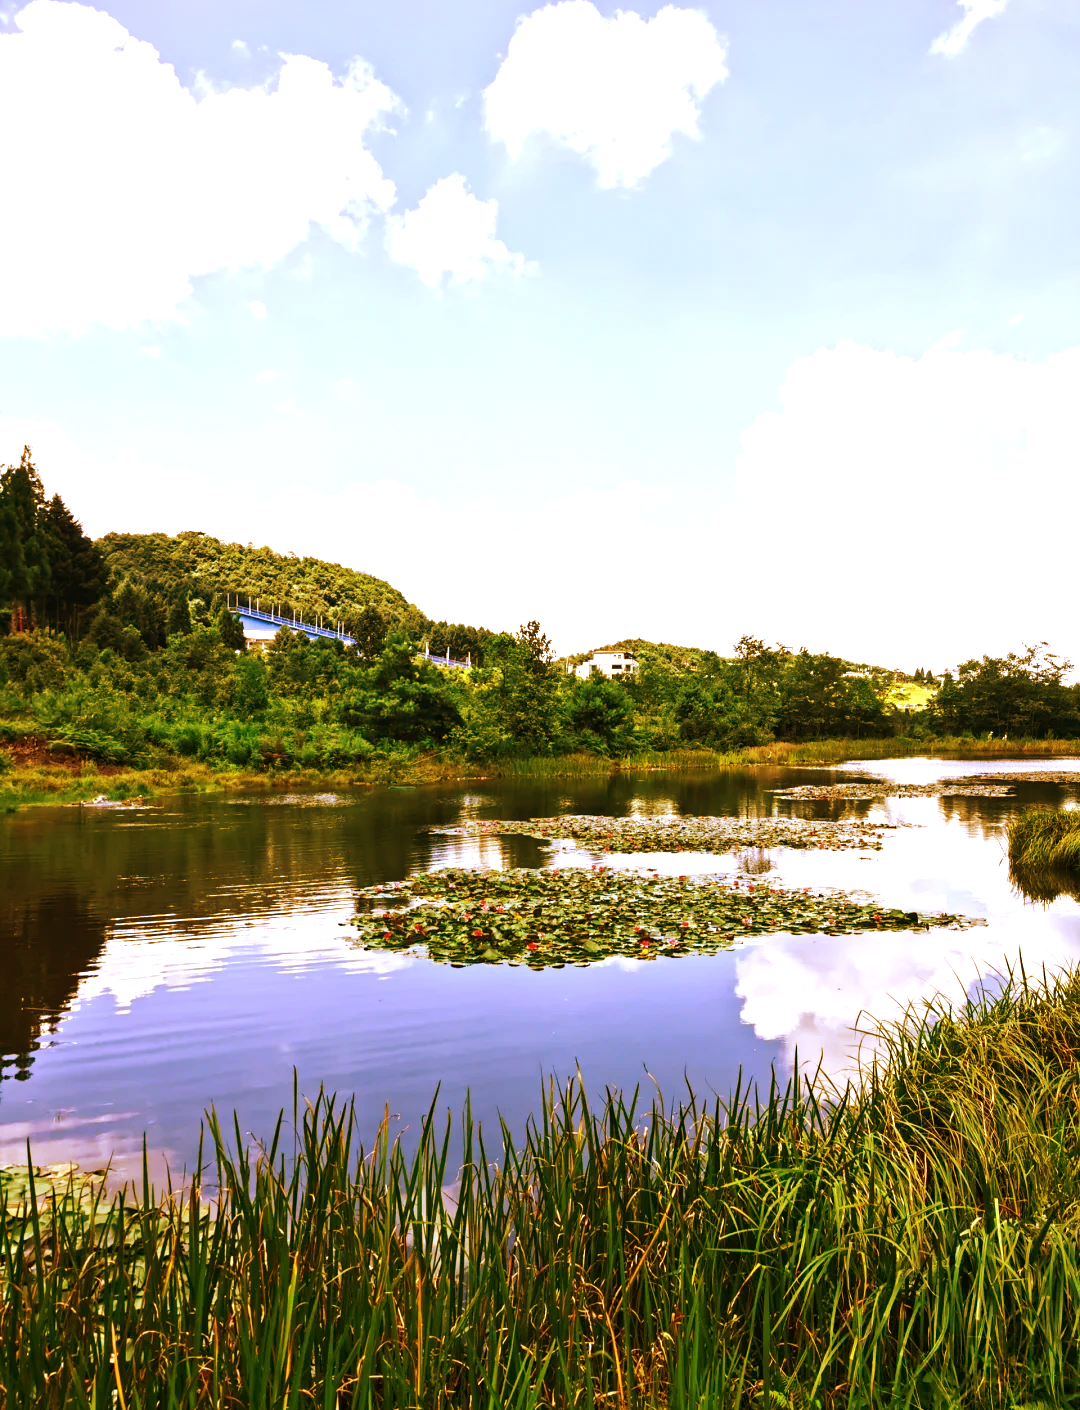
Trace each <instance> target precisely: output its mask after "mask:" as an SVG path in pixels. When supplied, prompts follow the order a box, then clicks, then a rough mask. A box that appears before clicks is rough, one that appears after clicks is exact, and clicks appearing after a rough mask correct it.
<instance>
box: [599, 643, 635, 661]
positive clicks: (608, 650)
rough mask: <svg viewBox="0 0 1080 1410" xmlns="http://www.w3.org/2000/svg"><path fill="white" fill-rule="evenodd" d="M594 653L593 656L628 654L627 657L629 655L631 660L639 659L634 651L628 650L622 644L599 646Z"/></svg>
mask: <svg viewBox="0 0 1080 1410" xmlns="http://www.w3.org/2000/svg"><path fill="white" fill-rule="evenodd" d="M592 655H593V656H627V657H629V659H630V660H631V661H636V660H637V657H636V656H635V655H634V653H633V652H632V651H626V650H625V649H624V648H623V647H621V646H619V647H615V646H598V647H597V648H596V650H595V651H594V652H592Z"/></svg>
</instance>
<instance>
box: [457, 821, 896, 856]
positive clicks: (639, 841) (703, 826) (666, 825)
mask: <svg viewBox="0 0 1080 1410" xmlns="http://www.w3.org/2000/svg"><path fill="white" fill-rule="evenodd" d="M889 826H890V825H889V824H887V823H868V822H813V821H808V820H807V819H805V818H715V817H678V816H674V815H672V816H668V817H655V818H605V817H588V816H585V815H582V814H577V815H573V816H568V817H564V818H529V819H527V820H525V821H523V822H514V821H508V820H506V819H484V820H475V821H470V822H466V823H461V824H459V825H458V826H456V827H435V828H432V829H431V831H432V832H442V833H448V834H449V835H451V836H459V837H491V836H499V835H509V834H513V835H514V836H522V837H538V838H540V839H541V840H542V841H545V842H578V843H580V844H581V845H582V846H583V847H587V848H591V849H593V850H595V851H600V852H713V853H718V852H733V851H742V850H743V849H744V848H747V847H827V848H830V849H834V848H845V847H863V848H865V847H873V848H875V849H879V850H880V848H881V838H882V834H883V833H884V832H885V831H887V830H888V828H889Z"/></svg>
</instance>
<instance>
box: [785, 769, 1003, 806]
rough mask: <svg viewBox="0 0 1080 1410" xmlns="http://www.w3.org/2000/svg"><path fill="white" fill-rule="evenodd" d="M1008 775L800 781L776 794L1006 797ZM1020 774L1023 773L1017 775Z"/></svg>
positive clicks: (837, 796) (786, 796)
mask: <svg viewBox="0 0 1080 1410" xmlns="http://www.w3.org/2000/svg"><path fill="white" fill-rule="evenodd" d="M1011 777H1012V776H1010V777H1009V779H1005V780H1002V779H1001V778H999V775H997V774H993V775H990V776H988V777H985V778H941V779H937V780H936V781H935V782H933V783H896V782H895V781H894V780H893V779H888V778H880V779H860V780H859V781H858V782H857V783H803V784H799V785H798V786H796V787H792V788H780V789H777V790H776V796H777V798H812V799H820V798H828V799H843V800H852V799H873V798H960V797H963V798H1007V797H1009V796H1010V795H1011V793H1012V791H1013V790H1012V787H1011ZM1017 777H1022V775H1017Z"/></svg>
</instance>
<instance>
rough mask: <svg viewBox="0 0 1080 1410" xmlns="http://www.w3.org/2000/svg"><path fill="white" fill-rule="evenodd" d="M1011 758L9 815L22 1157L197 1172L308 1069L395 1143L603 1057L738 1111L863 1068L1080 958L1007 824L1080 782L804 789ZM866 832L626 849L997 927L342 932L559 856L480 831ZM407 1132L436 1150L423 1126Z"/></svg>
mask: <svg viewBox="0 0 1080 1410" xmlns="http://www.w3.org/2000/svg"><path fill="white" fill-rule="evenodd" d="M1017 767H1021V768H1024V769H1031V770H1033V771H1034V770H1037V771H1040V772H1045V771H1052V770H1056V769H1059V768H1065V769H1068V768H1074V769H1075V768H1076V767H1077V764H1076V761H1069V760H1053V761H1039V760H1036V761H1032V760H1030V759H1029V760H1027V761H1025V762H1024V763H1023V764H1020V765H1018V764H1015V763H1013V764H1009V763H1007V762H1002V761H994V762H993V763H990V764H987V763H985V762H982V761H979V762H977V763H970V762H969V763H958V762H956V761H942V760H940V759H935V760H912V759H904V760H897V761H886V762H882V761H875V762H874V763H873V764H871V765H866V766H859V765H846V766H845V767H844V768H843V769H842V770H839V771H826V770H806V769H800V770H790V769H788V770H784V769H770V770H761V769H756V770H746V771H738V772H732V773H725V774H701V773H696V774H648V775H636V776H635V775H618V776H615V777H613V778H612V779H610V780H606V779H605V780H600V781H598V780H595V779H589V780H578V781H574V780H557V781H554V782H548V783H542V784H537V783H524V784H523V783H512V784H511V783H506V782H503V781H490V782H481V783H469V784H467V785H453V786H440V787H433V788H426V789H378V790H367V791H364V792H358V793H355V794H342V793H339V794H336V795H317V794H316V795H312V794H308V795H296V794H288V793H283V792H277V793H259V794H254V795H248V796H233V795H227V796H224V797H220V796H215V797H206V796H203V797H184V798H170V799H165V800H162V801H159V802H157V803H155V804H154V806H151V807H148V808H146V809H144V810H140V811H134V810H128V809H93V808H41V809H26V810H24V811H21V812H18V813H16V814H14V815H11V816H8V817H6V818H4V819H2V820H0V1064H2V1065H0V1163H3V1162H6V1161H11V1160H18V1159H20V1158H21V1157H22V1155H23V1153H24V1150H25V1142H26V1139H27V1137H30V1139H31V1141H32V1145H33V1149H34V1152H35V1156H36V1158H37V1159H39V1160H42V1161H47V1160H60V1159H76V1160H78V1161H79V1162H80V1163H81V1164H83V1165H84V1166H90V1165H99V1164H102V1163H104V1162H105V1160H107V1159H110V1158H111V1159H112V1161H113V1164H114V1167H115V1168H116V1169H117V1170H118V1171H120V1172H121V1173H131V1172H134V1170H135V1169H136V1167H137V1164H138V1162H139V1160H140V1159H141V1143H142V1138H143V1133H144V1132H145V1133H146V1136H147V1141H148V1145H149V1147H150V1149H151V1152H152V1153H153V1154H154V1156H155V1158H156V1163H158V1164H159V1165H160V1164H161V1162H163V1161H165V1160H167V1161H168V1162H169V1163H170V1164H171V1166H172V1167H173V1169H175V1170H178V1171H179V1170H182V1169H183V1168H185V1167H189V1168H190V1165H191V1163H192V1161H193V1159H194V1153H195V1148H196V1140H197V1131H198V1123H199V1118H200V1116H201V1114H202V1112H203V1111H204V1110H205V1108H206V1107H208V1106H209V1105H210V1104H211V1103H216V1105H217V1106H218V1108H219V1110H222V1111H225V1112H231V1111H232V1109H234V1108H235V1109H237V1110H238V1112H239V1114H240V1120H241V1124H242V1128H243V1129H244V1130H247V1131H251V1132H254V1133H256V1134H259V1135H265V1134H267V1133H268V1132H269V1131H270V1130H271V1128H272V1126H273V1122H274V1120H275V1118H276V1115H277V1112H278V1110H279V1108H280V1107H281V1106H282V1105H283V1104H285V1103H287V1102H289V1101H290V1100H291V1090H292V1080H293V1071H294V1069H295V1071H296V1073H297V1075H298V1081H299V1084H300V1088H301V1090H302V1091H303V1092H306V1093H308V1094H311V1093H314V1092H315V1091H317V1089H318V1087H319V1085H320V1084H323V1085H325V1086H326V1087H327V1088H330V1089H336V1090H337V1091H339V1092H342V1093H347V1094H348V1095H349V1096H350V1097H351V1096H355V1098H356V1101H357V1106H358V1110H359V1114H360V1121H361V1127H362V1129H363V1130H364V1131H365V1133H368V1132H372V1131H374V1129H375V1126H376V1124H377V1122H378V1121H379V1119H380V1118H381V1116H382V1114H383V1111H384V1109H386V1108H387V1107H388V1108H389V1111H390V1112H391V1114H392V1115H393V1116H395V1117H396V1118H397V1122H398V1124H399V1125H400V1126H402V1127H403V1128H405V1130H406V1133H407V1132H408V1130H409V1129H410V1128H412V1129H415V1126H416V1123H417V1121H418V1120H419V1117H420V1115H421V1113H422V1112H423V1111H425V1110H426V1109H427V1107H428V1105H429V1103H430V1101H431V1099H432V1096H433V1094H434V1092H435V1089H436V1087H437V1086H438V1085H439V1084H441V1093H440V1104H441V1105H447V1106H450V1107H452V1108H458V1107H459V1106H460V1104H461V1101H462V1099H463V1096H464V1094H465V1091H466V1089H470V1090H471V1092H472V1097H473V1104H474V1109H475V1110H476V1111H477V1112H478V1113H479V1114H480V1115H481V1116H482V1117H483V1118H484V1119H485V1120H489V1119H493V1118H494V1117H495V1115H496V1113H502V1115H504V1116H505V1117H506V1118H507V1119H508V1120H509V1121H510V1122H511V1124H512V1125H514V1126H515V1127H517V1128H519V1129H520V1127H521V1125H522V1124H523V1122H524V1120H525V1118H526V1116H527V1115H528V1114H529V1113H530V1112H532V1111H534V1110H535V1109H536V1106H537V1101H538V1094H539V1090H540V1083H541V1081H542V1079H543V1078H544V1077H545V1076H550V1075H552V1074H555V1075H557V1076H559V1077H566V1076H567V1075H569V1074H571V1073H573V1071H574V1069H575V1066H576V1065H577V1064H580V1066H581V1068H582V1071H583V1072H584V1074H585V1077H586V1080H587V1081H588V1083H589V1085H590V1087H591V1088H593V1089H594V1090H596V1091H601V1090H602V1089H603V1088H604V1087H605V1086H608V1085H613V1086H621V1087H624V1088H629V1087H633V1086H635V1085H636V1084H638V1083H643V1084H645V1085H646V1086H647V1087H648V1086H651V1083H652V1082H656V1083H657V1084H659V1086H660V1087H661V1088H662V1090H663V1091H664V1092H665V1094H667V1095H669V1096H671V1095H676V1094H677V1093H678V1091H679V1090H680V1089H681V1087H682V1084H683V1083H684V1081H685V1080H690V1081H691V1082H692V1083H693V1084H694V1086H695V1087H696V1088H697V1089H698V1090H700V1091H715V1092H718V1093H719V1094H721V1095H725V1094H726V1093H727V1092H728V1091H729V1090H730V1089H731V1086H732V1085H733V1082H734V1080H735V1076H736V1074H737V1072H738V1070H739V1068H740V1066H741V1067H742V1068H743V1069H744V1071H746V1072H747V1073H749V1074H751V1075H753V1076H754V1077H757V1078H759V1079H765V1080H766V1081H767V1080H768V1076H769V1073H770V1069H771V1067H772V1065H773V1064H775V1065H776V1067H777V1068H778V1070H779V1071H780V1072H782V1073H786V1072H789V1071H790V1069H791V1064H792V1062H793V1061H794V1058H795V1052H796V1049H797V1051H798V1056H799V1062H800V1065H805V1064H807V1063H809V1064H810V1065H814V1064H815V1063H816V1062H817V1061H819V1060H824V1062H825V1065H826V1067H827V1068H828V1069H829V1070H830V1071H834V1072H840V1071H842V1070H844V1069H845V1067H846V1066H847V1065H849V1064H850V1062H851V1060H852V1054H853V1051H854V1049H855V1047H856V1045H857V1042H858V1036H857V1035H858V1030H859V1028H860V1027H864V1026H865V1025H866V1020H867V1015H868V1014H870V1015H877V1016H878V1017H882V1018H888V1017H890V1016H893V1015H894V1014H895V1013H896V1012H897V1011H898V1005H904V1004H909V1003H913V1002H915V1003H917V1002H919V1001H920V1000H922V999H923V998H926V997H929V996H932V995H934V994H936V993H939V992H944V993H947V994H949V995H951V996H954V997H955V996H957V995H960V994H962V993H964V992H967V991H971V990H972V989H973V988H974V987H975V986H976V984H977V983H978V982H979V979H980V976H987V975H991V976H992V975H993V974H994V973H1001V972H1003V971H1004V970H1005V969H1006V968H1007V967H1008V966H1015V965H1017V964H1018V963H1020V962H1021V960H1022V962H1023V963H1024V965H1025V966H1026V967H1027V969H1028V970H1029V971H1033V970H1034V971H1037V970H1039V969H1041V967H1042V966H1043V965H1047V966H1050V967H1052V968H1053V967H1057V966H1060V965H1063V964H1069V963H1072V962H1074V960H1075V959H1076V957H1078V956H1080V906H1078V905H1077V903H1076V902H1075V901H1073V900H1069V899H1067V898H1062V899H1061V900H1058V901H1056V902H1054V903H1053V905H1051V906H1049V907H1041V906H1033V905H1031V904H1028V903H1026V902H1025V901H1024V900H1023V898H1022V897H1020V896H1018V895H1016V894H1015V893H1014V891H1013V890H1012V888H1011V887H1010V885H1009V880H1008V869H1007V866H1006V864H1005V860H1004V848H1005V840H1004V827H1005V824H1006V822H1007V820H1008V818H1009V816H1010V815H1011V814H1012V812H1013V811H1014V810H1015V809H1016V808H1017V807H1019V806H1021V805H1023V804H1026V803H1032V802H1038V803H1041V804H1043V805H1049V806H1054V807H1058V806H1062V805H1067V804H1069V803H1071V802H1073V801H1074V800H1075V799H1076V797H1077V792H1078V791H1077V789H1076V788H1074V787H1072V786H1069V785H1056V784H1053V783H1032V784H1022V785H1019V786H1018V787H1017V790H1016V797H1015V798H962V797H960V798H948V797H946V798H927V797H920V798H910V799H891V800H884V801H877V802H871V801H849V802H842V803H837V802H825V801H787V800H784V799H777V798H776V797H775V796H774V792H775V790H776V789H778V788H782V787H784V786H787V785H790V784H792V783H806V782H816V781H828V780H831V779H838V778H847V777H850V775H851V774H852V772H856V773H859V774H874V775H885V776H888V777H893V778H897V779H900V780H903V781H914V782H922V781H927V780H929V779H932V778H936V777H942V776H945V777H955V776H957V775H959V774H964V773H990V772H995V771H998V770H1001V769H1015V768H1017ZM672 811H674V812H682V813H690V814H722V815H759V816H760V815H768V814H770V813H772V812H774V811H775V812H780V813H794V814H797V815H800V816H807V817H818V818H827V817H828V818H844V817H860V818H873V819H875V820H883V821H890V822H894V823H899V824H904V825H903V826H900V827H898V828H897V830H896V831H895V832H890V833H888V834H887V835H886V840H885V845H884V848H883V849H882V850H881V851H880V852H870V851H868V852H850V851H845V852H828V851H813V852H806V851H802V852H800V851H791V850H777V851H773V852H769V853H758V854H754V855H743V856H742V857H738V858H736V857H733V856H731V855H728V856H724V857H713V858H704V857H702V858H697V859H692V858H690V857H689V856H687V854H685V853H683V854H680V855H678V856H677V857H672V856H667V857H661V856H646V855H644V854H638V855H635V856H631V857H618V858H614V859H612V858H608V859H606V860H607V861H608V862H609V863H611V862H613V863H614V864H615V865H622V866H650V867H658V868H661V869H664V870H671V871H675V872H687V871H704V870H720V871H730V870H734V869H735V868H736V867H738V866H744V867H750V868H752V869H754V870H757V871H759V872H765V873H768V874H770V875H772V876H774V877H777V878H780V879H782V880H783V881H784V882H787V883H790V884H792V885H813V886H819V885H823V886H842V887H845V888H859V889H862V890H866V891H868V892H870V893H872V894H873V895H875V896H877V897H878V898H880V900H881V901H882V902H883V903H884V904H886V905H889V906H899V907H903V908H904V909H912V910H918V911H932V910H947V911H950V912H962V913H965V914H967V915H969V916H975V917H982V918H985V920H986V921H987V925H986V926H985V927H979V928H977V929H973V930H966V931H942V930H930V931H925V932H918V933H912V934H904V933H895V932H894V933H884V934H873V935H854V936H851V935H845V936H824V935H822V936H806V935H798V936H795V935H786V936H785V935H776V936H770V937H767V938H763V939H761V940H760V941H758V942H756V943H750V944H747V945H745V946H743V947H741V948H739V949H735V950H732V951H730V952H728V953H724V954H720V955H715V956H690V957H686V958H682V959H679V960H678V961H664V962H655V961H654V962H645V963H639V962H636V961H623V960H612V961H606V962H604V963H602V964H598V965H594V966H591V967H589V968H567V969H562V970H544V971H542V972H539V973H537V972H534V971H531V970H528V969H525V968H510V967H498V966H480V967H475V968H469V969H451V968H449V967H448V966H443V965H435V964H432V963H430V962H429V961H428V960H426V959H425V958H423V957H422V956H419V955H417V956H402V955H373V954H365V953H363V952H361V951H359V950H357V949H356V948H355V943H351V942H353V932H352V931H351V930H349V929H347V928H345V927H343V926H342V925H340V923H339V922H341V921H343V920H344V919H345V918H346V917H347V916H348V915H350V914H351V913H352V909H353V897H354V895H355V893H356V891H357V890H358V889H359V888H360V887H364V886H369V885H372V884H374V883H381V882H386V881H395V880H400V879H403V878H404V877H406V876H408V875H409V874H410V873H412V872H414V871H416V870H422V869H425V868H428V867H433V866H436V867H437V866H446V865H468V866H543V865H547V864H550V863H551V862H552V860H553V859H554V858H556V857H557V860H558V864H560V865H566V864H567V862H568V861H579V862H582V863H588V862H589V861H590V860H593V858H592V857H591V856H590V854H588V853H585V852H578V851H568V850H566V849H561V850H558V851H557V852H555V851H553V850H552V849H550V848H548V847H546V846H544V845H542V844H541V843H539V842H537V841H536V840H535V839H531V838H517V837H485V838H477V839H464V838H460V837H458V838H455V837H447V836H443V835H439V834H437V833H431V832H429V831H428V830H427V829H428V828H429V827H430V826H431V825H432V824H448V823H450V824H452V823H456V822H460V821H461V820H463V819H465V818H483V817H490V818H499V817H502V818H505V817H516V818H528V817H535V816H546V815H551V814H554V813H560V812H575V813H581V812H584V813H605V814H611V815H615V816H618V815H626V814H632V813H642V812H656V813H666V812H672ZM406 1139H408V1136H407V1135H406Z"/></svg>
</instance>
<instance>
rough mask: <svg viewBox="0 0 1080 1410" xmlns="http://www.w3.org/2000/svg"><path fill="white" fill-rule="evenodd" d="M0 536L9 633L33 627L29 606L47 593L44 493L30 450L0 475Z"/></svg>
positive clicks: (47, 557) (24, 450) (47, 564)
mask: <svg viewBox="0 0 1080 1410" xmlns="http://www.w3.org/2000/svg"><path fill="white" fill-rule="evenodd" d="M0 532H4V534H5V537H6V539H7V542H6V543H5V544H4V548H5V550H6V552H5V560H6V561H5V567H6V570H7V574H6V576H7V579H8V583H7V597H8V601H9V603H10V606H11V630H12V631H13V632H19V631H25V630H27V629H29V628H30V627H32V626H33V616H34V614H33V605H34V603H35V601H40V600H42V599H44V598H45V597H46V596H47V594H48V592H49V555H48V549H47V546H46V533H45V491H44V489H43V488H42V485H41V477H40V476H39V475H38V472H37V470H36V469H35V468H34V462H33V459H32V458H31V454H30V447H29V446H23V453H22V459H21V460H20V461H19V463H18V465H9V466H8V467H7V469H6V470H5V471H4V472H3V473H2V474H0Z"/></svg>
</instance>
